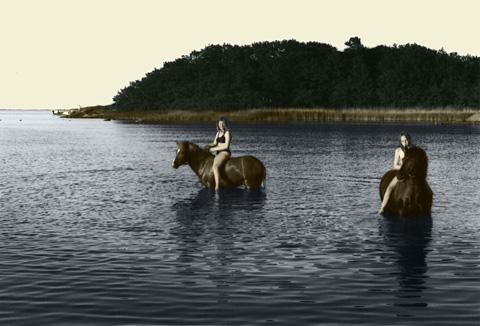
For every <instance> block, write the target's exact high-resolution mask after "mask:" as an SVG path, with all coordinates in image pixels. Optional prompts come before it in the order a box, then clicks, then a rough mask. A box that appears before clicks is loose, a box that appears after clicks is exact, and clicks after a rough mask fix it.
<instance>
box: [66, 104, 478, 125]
mask: <svg viewBox="0 0 480 326" xmlns="http://www.w3.org/2000/svg"><path fill="white" fill-rule="evenodd" d="M222 116H224V117H227V118H229V119H231V120H233V121H295V120H298V121H314V120H321V121H349V122H369V121H371V122H378V121H394V122H402V121H404V122H422V121H425V122H438V123H480V110H475V109H417V108H412V109H326V108H313V109H311V108H294V109H292V108H270V109H255V110H161V111H160V110H159V111H127V110H124V111H120V110H108V109H102V108H98V107H90V108H84V109H81V110H78V111H77V112H74V113H71V114H70V115H69V116H68V117H70V118H97V119H106V120H131V121H138V122H162V121H216V120H217V119H218V118H219V117H222Z"/></svg>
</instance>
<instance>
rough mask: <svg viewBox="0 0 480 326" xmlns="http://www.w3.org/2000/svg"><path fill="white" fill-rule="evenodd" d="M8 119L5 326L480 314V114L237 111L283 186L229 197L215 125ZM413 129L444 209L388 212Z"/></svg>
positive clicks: (242, 135) (8, 115)
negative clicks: (385, 119)
mask: <svg viewBox="0 0 480 326" xmlns="http://www.w3.org/2000/svg"><path fill="white" fill-rule="evenodd" d="M0 119H1V121H0V149H1V150H0V164H1V169H0V171H1V172H0V173H1V177H0V225H1V226H0V241H1V242H0V243H1V245H0V288H1V291H0V324H1V325H264V324H265V325H266V324H270V325H361V324H365V325H420V324H421V325H449V326H451V325H479V324H480V237H479V236H480V217H479V215H480V214H479V213H480V209H479V205H478V202H479V200H480V190H479V186H480V164H479V162H480V147H479V144H480V125H435V124H413V125H412V124H411V125H406V124H403V125H402V124H389V123H382V124H358V125H354V124H340V123H319V122H316V123H234V124H233V126H232V145H231V147H232V152H233V155H234V156H239V155H246V154H251V155H254V156H256V157H258V158H259V159H260V160H261V161H262V162H263V163H264V165H265V166H266V168H267V186H266V189H261V190H259V191H258V190H257V191H249V190H244V189H235V190H231V191H220V192H219V193H218V194H215V192H214V191H211V190H208V189H205V188H204V187H203V186H202V185H201V184H200V183H199V181H198V179H197V177H196V176H195V174H194V173H193V171H192V170H191V169H190V167H189V166H188V165H187V166H182V167H180V168H179V169H178V170H175V169H173V168H172V167H171V165H170V164H171V161H172V160H173V158H174V156H175V151H176V148H177V147H176V144H175V141H177V140H190V141H193V142H195V143H197V144H199V145H201V146H204V145H205V144H207V143H209V142H211V141H212V140H213V137H214V135H215V125H214V123H166V124H138V123H124V122H116V121H112V122H105V121H102V120H74V119H72V120H70V119H60V118H59V117H57V116H53V115H52V114H51V113H50V112H47V111H38V112H34V111H0ZM402 130H406V131H408V132H409V133H410V134H411V135H412V137H413V140H414V142H415V143H416V144H417V145H418V146H420V147H422V148H423V149H424V150H425V151H426V153H427V155H428V157H429V161H430V164H429V170H428V178H427V180H428V182H429V184H430V187H431V188H432V190H433V192H434V202H433V207H432V217H431V219H429V218H421V219H416V220H404V219H402V218H400V217H397V216H378V215H377V214H376V213H377V211H378V209H379V208H380V198H379V190H378V186H379V183H380V179H381V177H382V176H383V174H384V173H385V172H386V171H388V170H389V169H391V168H392V167H393V157H394V151H395V148H396V147H398V145H399V141H398V135H399V133H400V132H401V131H402Z"/></svg>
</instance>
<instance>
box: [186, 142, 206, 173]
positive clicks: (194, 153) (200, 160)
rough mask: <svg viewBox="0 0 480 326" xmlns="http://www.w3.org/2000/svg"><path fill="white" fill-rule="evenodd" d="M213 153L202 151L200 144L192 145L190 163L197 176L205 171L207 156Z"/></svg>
mask: <svg viewBox="0 0 480 326" xmlns="http://www.w3.org/2000/svg"><path fill="white" fill-rule="evenodd" d="M211 155H212V154H210V153H207V152H205V151H202V150H201V149H200V148H198V146H196V145H195V146H190V148H189V157H188V164H189V165H190V167H191V168H192V170H193V171H194V172H195V174H196V175H197V176H200V174H201V173H202V172H203V170H204V167H205V164H207V158H208V157H209V156H211Z"/></svg>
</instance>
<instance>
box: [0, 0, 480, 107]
mask: <svg viewBox="0 0 480 326" xmlns="http://www.w3.org/2000/svg"><path fill="white" fill-rule="evenodd" d="M479 12H480V1H478V0H458V1H450V0H449V1H444V0H436V1H432V0H403V1H390V0H372V1H368V0H367V1H365V0H362V1H360V0H335V1H333V0H329V1H320V0H319V1H307V0H305V1H302V0H297V1H282V0H242V1H228V0H214V1H213V0H212V1H204V0H172V1H170V0H168V1H167V0H165V1H163V0H157V1H154V0H131V1H126V0H41V1H40V0H15V1H11V0H0V42H1V57H0V109H8V108H43V109H57V108H72V107H79V106H89V105H96V104H110V103H112V98H113V96H115V94H116V93H117V92H118V90H120V89H121V88H123V87H125V86H127V85H129V83H130V81H133V80H137V79H141V78H142V77H144V76H145V74H146V73H147V72H149V71H152V70H153V69H154V68H161V67H162V66H163V63H164V62H166V61H173V60H175V59H176V58H178V57H180V56H182V55H186V54H189V53H190V52H191V51H193V50H201V49H203V48H204V47H205V46H207V45H209V44H223V43H230V44H238V45H245V44H251V43H253V42H259V41H274V40H285V39H296V40H298V41H301V42H307V41H315V42H321V43H328V44H331V45H333V46H335V47H336V48H337V49H339V50H343V49H344V42H345V41H347V40H348V39H349V38H350V37H352V36H358V37H360V38H361V39H362V43H363V44H364V45H365V46H367V47H375V46H377V45H380V44H384V45H388V46H391V45H393V44H395V43H396V44H399V45H400V44H406V43H417V44H420V45H423V46H426V47H428V48H431V49H435V50H439V49H441V48H444V49H445V51H447V52H449V53H450V52H457V53H458V54H460V55H467V54H470V55H473V56H480V42H478V31H479V30H480V20H479V19H478V13H479Z"/></svg>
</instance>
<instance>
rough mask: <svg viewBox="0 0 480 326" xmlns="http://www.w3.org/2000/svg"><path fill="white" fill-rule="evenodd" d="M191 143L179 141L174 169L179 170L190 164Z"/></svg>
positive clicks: (173, 164) (173, 163)
mask: <svg viewBox="0 0 480 326" xmlns="http://www.w3.org/2000/svg"><path fill="white" fill-rule="evenodd" d="M189 147H190V146H189V142H186V141H177V154H176V155H175V158H174V159H173V161H172V167H173V168H174V169H178V167H179V166H180V165H183V164H185V163H188V153H189Z"/></svg>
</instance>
